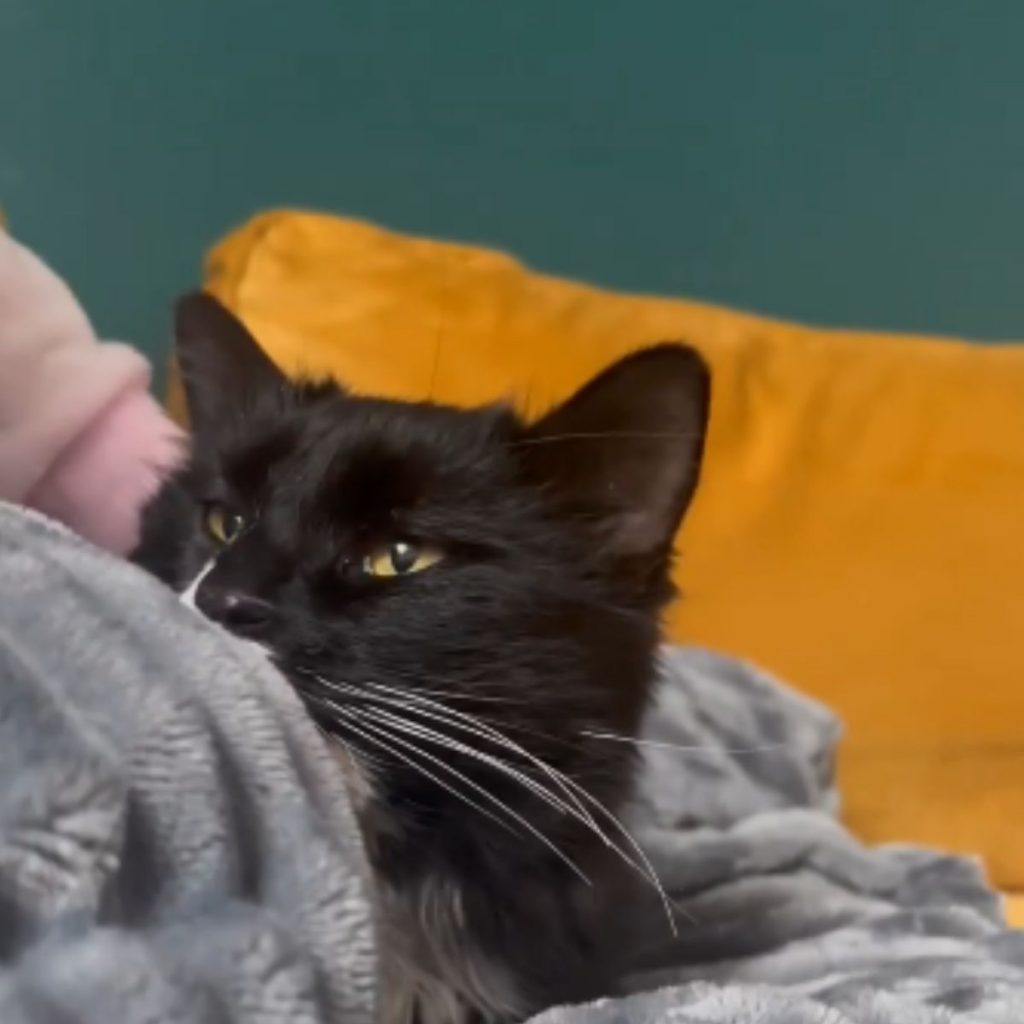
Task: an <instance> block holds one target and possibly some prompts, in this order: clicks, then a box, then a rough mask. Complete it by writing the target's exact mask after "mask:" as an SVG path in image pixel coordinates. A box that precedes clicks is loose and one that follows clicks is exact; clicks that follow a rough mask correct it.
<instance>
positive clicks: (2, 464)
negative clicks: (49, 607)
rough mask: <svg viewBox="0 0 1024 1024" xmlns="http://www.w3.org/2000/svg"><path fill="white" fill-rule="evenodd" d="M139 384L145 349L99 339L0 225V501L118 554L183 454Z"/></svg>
mask: <svg viewBox="0 0 1024 1024" xmlns="http://www.w3.org/2000/svg"><path fill="white" fill-rule="evenodd" d="M148 384H149V366H148V364H147V363H146V361H145V360H144V359H143V358H142V356H141V355H140V354H139V353H138V352H136V351H134V350H133V349H131V348H129V347H128V346H125V345H118V344H113V343H109V342H100V341H98V340H97V339H96V336H95V334H94V333H93V330H92V327H91V325H90V324H89V321H88V319H87V318H86V316H85V314H84V313H83V312H82V310H81V308H80V307H79V305H78V303H77V302H76V301H75V298H74V296H73V295H72V294H71V292H70V291H69V290H68V288H67V286H66V285H65V284H64V282H63V281H61V279H60V278H58V277H57V276H56V275H55V274H54V273H53V272H52V271H51V270H50V269H49V268H48V267H47V266H46V265H45V264H44V263H43V262H42V261H41V260H39V259H38V258H37V257H36V256H35V255H34V254H33V253H31V252H30V251H29V250H28V249H26V248H24V247H23V246H21V245H19V244H18V243H17V242H15V241H14V240H13V239H12V238H10V237H9V236H8V235H5V234H3V232H0V499H3V500H6V501H13V502H18V503H21V504H25V505H29V506H31V507H34V508H36V509H38V510H39V511H41V512H44V513H46V514H48V515H51V516H53V517H54V518H56V519H60V520H61V521H63V522H64V523H66V524H67V525H68V526H69V527H71V528H72V529H73V530H76V531H77V532H79V533H81V534H82V535H83V536H85V537H86V538H87V539H89V540H91V541H93V542H94V543H97V544H100V545H102V546H103V547H106V548H108V549H110V550H112V551H115V552H117V553H120V554H124V553H127V552H128V551H129V550H130V549H131V548H132V547H133V546H134V544H135V543H136V540H137V536H138V522H139V513H140V512H141V509H142V506H143V504H144V503H145V502H146V500H147V499H148V498H149V497H150V496H151V495H152V494H153V493H154V491H155V490H156V488H157V486H158V485H159V482H160V480H161V479H162V478H163V477H164V476H165V475H166V474H167V473H168V472H170V471H171V470H172V469H173V468H174V467H175V466H176V465H178V464H179V463H180V461H181V459H182V457H183V455H184V441H183V437H182V435H181V433H180V431H179V430H178V429H177V427H175V426H174V424H173V423H172V422H171V421H170V420H169V419H168V418H167V417H166V416H165V415H164V413H163V412H162V411H161V409H160V408H159V406H158V405H157V404H156V403H155V402H154V401H153V399H152V398H151V397H150V396H149V394H148V391H147V387H148Z"/></svg>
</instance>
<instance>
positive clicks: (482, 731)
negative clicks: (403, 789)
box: [370, 683, 594, 826]
mask: <svg viewBox="0 0 1024 1024" xmlns="http://www.w3.org/2000/svg"><path fill="white" fill-rule="evenodd" d="M370 685H371V687H372V688H373V689H374V690H378V691H382V692H384V693H388V694H393V695H396V696H398V697H399V698H400V699H401V700H402V702H403V704H404V706H406V707H408V706H409V705H417V707H416V709H415V710H416V713H417V714H419V715H421V716H423V717H424V718H432V719H433V720H435V721H441V722H445V723H447V724H449V725H454V726H456V727H457V728H461V729H463V730H464V731H466V732H470V733H472V734H473V735H475V736H478V737H480V738H482V739H488V740H490V741H491V742H492V743H495V744H497V745H499V746H502V747H506V748H507V749H509V750H512V751H514V752H515V753H516V754H518V755H519V756H520V757H522V758H523V759H524V760H526V761H527V762H529V763H530V764H532V765H535V766H536V767H537V768H539V769H540V770H541V771H542V772H543V773H544V774H545V775H547V776H548V777H549V778H550V779H551V780H552V781H553V782H555V783H556V785H558V786H559V788H561V789H564V785H563V783H562V782H561V780H560V779H558V778H557V775H556V773H555V771H554V769H553V768H552V767H551V766H550V765H549V764H547V762H545V761H543V760H541V759H540V758H539V757H536V756H535V755H534V754H531V753H530V751H528V750H527V749H526V748H525V747H523V746H521V745H520V744H518V743H516V742H515V741H514V740H512V739H510V738H509V737H508V736H506V735H505V734H504V733H502V732H500V731H499V730H498V729H496V728H494V727H493V726H491V725H489V724H488V723H487V722H486V721H485V720H484V719H481V718H480V717H478V716H477V715H471V714H469V713H468V712H466V711H460V710H457V709H456V708H450V707H448V706H447V705H445V704H440V703H438V702H437V701H434V700H430V699H429V698H426V697H423V696H421V695H420V694H419V693H411V692H406V693H402V692H401V691H399V690H396V689H394V687H390V686H383V685H381V684H380V683H371V684H370ZM566 795H567V796H568V797H569V798H570V799H571V800H572V801H573V803H574V804H575V805H576V807H577V810H579V811H580V812H582V813H583V814H584V816H585V817H586V819H587V822H588V823H589V824H590V825H592V826H593V824H594V823H593V820H592V819H591V818H590V816H589V814H587V812H586V810H585V808H583V807H582V806H580V805H579V801H578V800H577V799H576V798H575V797H574V796H573V795H572V793H571V792H567V793H566Z"/></svg>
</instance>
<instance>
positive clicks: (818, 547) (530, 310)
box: [179, 212, 1024, 888]
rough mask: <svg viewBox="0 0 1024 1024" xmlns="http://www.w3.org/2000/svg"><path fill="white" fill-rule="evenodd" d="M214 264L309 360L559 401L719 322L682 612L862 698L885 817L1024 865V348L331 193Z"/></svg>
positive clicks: (249, 316) (376, 384) (853, 719)
mask: <svg viewBox="0 0 1024 1024" xmlns="http://www.w3.org/2000/svg"><path fill="white" fill-rule="evenodd" d="M208 283H209V287H210V289H211V290H212V291H213V292H214V293H216V294H217V295H218V296H219V297H220V298H221V299H222V300H223V301H225V302H226V303H227V305H229V306H230V307H232V308H233V309H234V310H235V311H236V312H238V313H239V314H240V315H241V316H242V317H243V318H244V319H245V320H246V321H247V323H248V324H249V325H250V327H251V328H252V329H253V330H254V331H255V333H256V334H257V336H258V337H259V338H260V340H261V342H262V343H263V344H265V346H266V348H267V350H268V351H269V353H270V354H271V355H272V356H273V357H274V358H275V359H276V360H278V361H279V362H280V363H281V365H282V366H283V367H284V368H285V369H286V370H289V371H298V370H305V371H307V372H313V373H318V372H319V373H322V372H328V373H333V374H335V375H337V376H338V377H339V378H341V379H342V380H344V381H345V382H346V383H348V384H349V385H351V386H353V387H354V388H355V389H357V390H360V391H363V392H373V393H380V394H384V395H390V396H396V397H401V398H422V397H428V396H429V397H432V398H435V399H438V400H441V401H447V402H455V403H477V402H483V401H487V400H489V399H495V398H500V397H503V396H508V397H511V398H512V399H514V400H515V401H517V402H518V403H519V404H520V405H521V407H522V408H523V409H524V410H525V411H526V412H527V413H530V414H536V413H539V412H540V411H541V410H543V409H544V408H546V407H547V406H548V405H550V404H551V403H553V402H555V401H556V400H558V399H559V398H561V397H563V396H564V395H566V394H567V393H568V392H569V391H570V390H571V389H573V388H575V387H576V386H577V385H578V384H580V382H582V381H583V380H584V379H585V378H587V377H589V376H590V375H591V374H593V373H594V372H595V371H597V370H598V369H599V368H601V367H603V366H605V365H606V364H608V363H609V362H611V361H613V360H614V359H616V358H617V357H619V356H621V355H622V354H624V353H626V352H628V351H630V350H631V349H634V348H636V347H638V346H642V345H645V344H648V343H651V342H654V341H659V340H664V339H682V340H686V341H688V342H690V343H692V344H694V345H696V346H697V347H698V348H700V349H701V351H703V352H704V354H705V355H706V357H707V358H708V359H709V360H710V362H711V364H712V366H713V372H714V397H713V409H712V420H711V428H710V436H709V439H708V446H707V463H706V472H705V475H704V478H703V481H702V484H701V487H700V490H699V493H698V496H697V500H696V503H695V505H694V508H693V511H692V515H691V517H690V519H689V520H688V522H687V524H686V526H685V528H684V530H683V533H682V536H681V538H680V544H679V546H680V550H681V555H682V557H681V560H680V563H679V568H678V572H677V575H678V582H679V584H680V586H681V589H682V590H683V591H684V592H685V600H684V601H683V602H681V603H679V604H678V605H677V606H676V607H674V608H673V609H672V611H671V613H670V614H669V616H668V628H669V632H670V635H671V636H672V637H673V638H675V639H678V640H685V641H687V642H693V643H698V644H706V645H708V646H710V647H713V648H718V649H720V650H724V651H729V652H733V653H735V654H738V655H741V656H743V657H746V658H749V659H752V660H753V661H756V662H758V663H759V664H761V665H763V666H766V667H767V668H769V669H770V670H771V671H773V672H775V673H777V674H778V675H780V676H782V677H783V678H785V679H787V680H789V681H791V682H792V683H793V684H794V685H796V686H798V687H799V688H801V689H802V690H804V691H806V692H808V693H810V694H813V695H814V696H816V697H818V698H820V699H821V700H823V701H825V702H826V703H828V704H829V705H831V706H832V707H834V708H835V709H836V710H837V711H838V712H839V713H840V714H841V715H842V717H843V719H844V720H845V722H846V724H847V729H848V733H847V740H846V742H845V744H844V746H843V750H842V755H841V763H840V778H841V783H842V788H843V793H844V798H845V814H846V818H847V820H848V822H849V823H850V824H851V826H852V827H853V828H854V829H855V830H856V831H857V832H858V833H859V834H860V835H861V836H863V837H865V838H866V839H868V840H873V841H877V840H915V841H922V842H926V843H931V844H936V845H939V846H944V847H947V848H952V849H956V850H961V851H965V852H977V853H981V854H983V855H984V856H985V857H986V859H987V861H988V864H989V866H990V869H991V870H992V873H993V875H994V876H995V879H996V880H997V881H998V882H999V883H1001V884H1002V885H1004V886H1007V887H1011V886H1014V885H1016V886H1017V887H1018V888H1024V624H1022V623H1024V348H1021V347H1017V346H1005V347H976V346H969V345H965V344H957V343H951V342H943V341H939V340H935V339H927V338H913V337H902V336H901V337H889V336H884V335H878V334H867V333H858V332H852V331H825V330H813V329H807V328H803V327H797V326H793V325H790V324H784V323H778V322H774V321H769V320H765V319H761V318H758V317H754V316H748V315H745V314H741V313H736V312H731V311H727V310H723V309H716V308H711V307H708V306H703V305H698V304H695V303H691V302H683V301H675V300H663V299H654V298H639V297H632V296H627V295H617V294H612V293H608V292H601V291H597V290H595V289H593V288H587V287H583V286H580V285H577V284H572V283H568V282H565V281H559V280H554V279H552V278H549V277H543V276H541V275H538V274H535V273H532V272H530V271H529V270H527V269H525V268H523V267H522V266H521V265H519V264H518V263H516V262H515V261H514V260H512V259H510V258H508V257H507V256H504V255H500V254H498V253H494V252H490V251H486V250H482V249H476V248H470V247H465V246H457V245H449V244H443V243H438V242H432V241H424V240H420V239H414V238H406V237H402V236H399V235H395V234H390V233H388V232H385V231H382V230H379V229H377V228H374V227H370V226H368V225H366V224H362V223H356V222H352V221H347V220H342V219H338V218H333V217H328V216H318V215H310V214H303V213H287V212H285V213H271V214H267V215H264V216H261V217H258V218H257V219H256V220H254V221H253V222H251V223H250V224H248V225H247V226H246V227H244V228H242V229H241V230H240V231H238V232H237V233H235V234H234V235H232V236H231V237H229V238H228V239H227V240H226V241H224V242H223V243H222V244H221V245H219V246H218V247H217V249H216V250H215V251H214V252H213V254H212V256H211V258H210V262H209V268H208ZM854 286H855V283H854V282H851V287H854ZM179 401H180V398H179Z"/></svg>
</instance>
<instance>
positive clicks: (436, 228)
mask: <svg viewBox="0 0 1024 1024" xmlns="http://www.w3.org/2000/svg"><path fill="white" fill-rule="evenodd" d="M0 97H2V98H3V99H2V102H0V206H4V207H5V208H6V209H7V211H8V215H9V217H10V219H11V221H12V223H13V226H14V227H15V229H16V230H17V231H18V232H19V233H20V234H21V235H22V236H23V237H24V238H25V239H26V240H27V241H29V242H30V243H32V244H34V245H35V246H37V247H38V248H39V249H40V250H41V251H42V252H43V253H44V254H46V255H47V256H48V257H49V258H50V259H51V260H52V261H53V262H54V263H55V264H56V265H57V267H58V268H59V269H60V270H61V271H63V272H64V273H65V274H66V275H67V276H68V277H69V278H70V279H71V281H72V283H73V285H74V286H75V287H76V288H77V289H78V290H79V291H80V292H81V294H82V295H83V296H84V298H85V300H86V302H87V304H88V307H89V309H90V311H91V312H92V314H93V315H94V317H95V319H96V320H97V321H98V323H99V325H100V326H101V328H102V329H103V330H104V331H107V332H111V333H114V334H117V335H119V336H124V337H128V338H131V339H133V340H135V341H136V342H138V343H140V344H142V345H144V346H145V347H147V348H148V350H149V351H150V352H154V353H155V352H159V351H162V349H163V345H164V340H165V336H166V310H167V308H168V305H169V302H170V301H171V299H172V297H173V296H174V295H175V294H176V293H177V292H178V291H180V290H182V289H183V288H184V287H186V286H188V285H189V284H191V283H192V282H193V281H194V280H195V279H196V278H197V276H198V273H199V260H200V254H201V253H202V252H203V250H204V249H205V247H206V246H207V245H208V244H209V243H210V242H211V241H212V240H213V239H215V238H216V237H217V236H218V235H219V234H221V233H222V232H223V231H225V230H226V229H227V228H229V227H231V226H232V225H233V224H235V223H236V222H238V221H240V220H242V219H244V218H245V217H246V216H247V215H248V214H250V213H251V212H253V211H255V210H257V209H259V208H261V207H267V206H273V205H277V204H301V205H304V206H312V207H323V208H326V209H332V210H338V211H345V212H353V213H356V214H359V215H363V216H366V217H370V218H373V219H376V220H379V221H381V222H383V223H385V224H388V225H390V226H393V227H396V228H400V229H405V230H408V231H412V232H425V233H428V234H432V235H443V236H449V237H452V238H458V239H468V240H475V241H481V242H488V243H494V244H495V245H498V246H502V247H505V248H507V249H510V250H513V251H514V252H516V253H518V254H520V255H521V256H522V257H524V258H525V259H526V260H527V261H529V262H530V263H532V264H534V265H536V266H538V267H542V268H544V269H547V270H551V271H555V272H558V273H561V274H566V275H571V276H574V277H580V278H588V279H591V280H594V281H597V282H601V283H604V284H607V285H614V286H617V287H621V288H629V289H641V290H645V291H652V292H669V293H678V294H685V295H689V296H694V297H699V298H704V299H709V300H713V301H716V302H723V303H731V304H734V305H738V306H742V307H747V308H750V309H755V310H759V311H763V312H766V313H771V314H776V315H780V316H785V317H795V318H799V319H801V320H807V321H816V322H822V323H828V324H860V325H867V326H878V327H883V326H884V327H892V328H899V329H907V330H927V331H940V332H948V333H954V334H967V335H973V336H978V337H982V338H992V339H995V338H1000V337H1009V336H1014V335H1016V336H1018V337H1020V336H1024V0H1005V2H1002V0H853V2H847V3H840V2H838V0H803V2H791V0H746V2H732V0H719V2H713V0H706V2H703V3H696V2H688V0H659V2H655V0H629V2H625V0H622V2H612V0H544V2H540V0H507V2H499V0H433V2H416V0H407V2H401V3H400V2H394V0H391V2H385V0H378V2H369V0H367V2H347V0H0Z"/></svg>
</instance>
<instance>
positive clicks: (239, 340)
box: [174, 292, 287, 437]
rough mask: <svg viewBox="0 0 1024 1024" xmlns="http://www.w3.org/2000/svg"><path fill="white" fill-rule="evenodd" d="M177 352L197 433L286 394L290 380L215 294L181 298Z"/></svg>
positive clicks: (177, 308)
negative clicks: (263, 400) (266, 399)
mask: <svg viewBox="0 0 1024 1024" xmlns="http://www.w3.org/2000/svg"><path fill="white" fill-rule="evenodd" d="M174 335H175V353H176V355H177V359H178V369H179V372H180V373H181V381H182V385H183V387H184V389H185V398H186V400H187V402H188V415H189V422H190V425H191V427H192V432H193V433H194V434H195V435H196V436H198V437H206V436H210V435H211V434H212V433H213V432H214V431H216V430H217V429H218V426H219V425H220V424H222V423H224V422H225V421H226V420H233V419H237V418H238V417H240V416H243V415H244V414H245V412H246V411H247V410H248V409H251V408H252V405H253V404H254V403H255V402H256V401H257V400H258V399H260V398H261V397H263V396H266V395H278V396H281V395H283V394H284V393H285V389H286V385H287V381H286V379H285V376H284V374H283V373H281V371H280V370H279V369H278V368H277V367H276V366H275V365H274V363H273V362H272V361H271V359H270V357H269V356H267V355H266V353H265V352H264V351H263V349H261V348H260V346H259V343H258V342H257V341H256V339H255V338H254V337H253V336H252V335H251V334H250V333H249V331H248V329H247V328H246V327H245V325H244V324H243V323H242V321H241V320H239V319H238V318H237V317H236V316H235V315H234V314H233V313H231V312H230V311H229V310H227V309H226V308H225V307H224V306H222V305H221V304H220V303H219V302H218V301H217V300H216V299H215V298H214V297H213V296H212V295H207V294H206V293H205V292H192V293H190V294H189V295H186V296H184V297H183V298H182V299H179V300H178V303H177V305H176V306H175V316H174Z"/></svg>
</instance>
